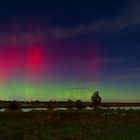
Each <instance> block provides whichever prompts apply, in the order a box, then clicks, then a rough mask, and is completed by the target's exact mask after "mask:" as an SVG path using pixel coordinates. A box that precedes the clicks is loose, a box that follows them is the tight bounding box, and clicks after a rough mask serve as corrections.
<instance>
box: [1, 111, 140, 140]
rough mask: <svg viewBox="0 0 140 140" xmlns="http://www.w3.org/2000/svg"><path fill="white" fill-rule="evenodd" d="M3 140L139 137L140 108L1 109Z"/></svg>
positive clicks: (123, 139) (136, 139)
mask: <svg viewBox="0 0 140 140" xmlns="http://www.w3.org/2000/svg"><path fill="white" fill-rule="evenodd" d="M2 138H3V139H4V140H66V139H67V140H139V139H140V111H139V110H135V111H134V110H128V111H124V110H113V109H109V110H103V109H99V110H92V111H87V110H79V111H77V110H67V111H60V110H59V111H31V112H20V111H8V112H0V139H2Z"/></svg>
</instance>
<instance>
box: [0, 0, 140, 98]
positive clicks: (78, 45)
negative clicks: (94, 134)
mask: <svg viewBox="0 0 140 140" xmlns="http://www.w3.org/2000/svg"><path fill="white" fill-rule="evenodd" d="M139 14H140V2H139V1H137V0H133V1H131V0H115V1H111V0H107V1H104V0H98V1H96V0H95V1H94V2H93V1H90V0H89V1H88V0H87V1H84V0H81V1H77V2H75V1H67V2H66V1H64V0H62V1H59V2H58V1H56V0H54V1H51V2H50V1H49V2H48V1H41V0H40V1H38V0H12V1H10V0H5V1H1V2H0V99H1V100H43V101H44V100H67V99H72V100H76V99H81V100H90V97H91V95H92V93H93V92H94V91H96V90H98V91H99V92H100V95H101V97H102V99H103V100H104V101H140V86H139V83H140V56H139V54H140V40H139V36H140V17H139Z"/></svg>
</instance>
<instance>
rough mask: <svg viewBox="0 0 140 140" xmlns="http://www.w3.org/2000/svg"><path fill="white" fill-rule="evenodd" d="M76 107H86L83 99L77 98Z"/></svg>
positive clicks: (79, 108)
mask: <svg viewBox="0 0 140 140" xmlns="http://www.w3.org/2000/svg"><path fill="white" fill-rule="evenodd" d="M76 107H77V109H78V110H81V109H82V108H84V104H83V102H82V101H81V100H76Z"/></svg>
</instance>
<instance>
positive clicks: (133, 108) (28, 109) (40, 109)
mask: <svg viewBox="0 0 140 140" xmlns="http://www.w3.org/2000/svg"><path fill="white" fill-rule="evenodd" d="M100 108H101V109H115V110H116V109H121V110H130V109H132V110H140V106H135V107H100ZM72 109H74V110H76V109H77V108H76V107H73V108H72ZM93 109H94V108H93V107H86V108H85V110H93ZM21 110H22V111H23V112H30V111H37V110H38V111H47V110H48V108H22V109H21ZM53 110H54V111H56V110H67V108H65V107H57V108H53ZM4 111H5V109H4V108H1V109H0V112H4Z"/></svg>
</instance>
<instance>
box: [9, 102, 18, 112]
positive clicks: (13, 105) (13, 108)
mask: <svg viewBox="0 0 140 140" xmlns="http://www.w3.org/2000/svg"><path fill="white" fill-rule="evenodd" d="M7 110H9V111H20V104H19V103H18V102H17V101H12V102H10V103H9V104H8V106H7Z"/></svg>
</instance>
